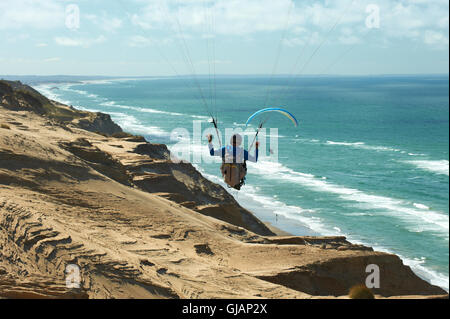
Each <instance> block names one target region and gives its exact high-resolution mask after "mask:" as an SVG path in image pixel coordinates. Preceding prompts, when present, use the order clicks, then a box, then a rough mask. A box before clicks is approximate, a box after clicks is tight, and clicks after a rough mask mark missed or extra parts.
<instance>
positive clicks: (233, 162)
mask: <svg viewBox="0 0 450 319" xmlns="http://www.w3.org/2000/svg"><path fill="white" fill-rule="evenodd" d="M207 137H208V147H209V154H210V155H211V156H221V157H222V166H221V167H220V170H221V171H222V176H223V179H224V182H225V183H226V184H227V185H228V186H229V187H231V188H234V189H237V190H240V189H241V187H242V186H243V185H244V184H245V176H246V175H247V164H246V162H247V161H250V162H253V163H256V162H257V161H258V148H259V142H256V144H255V145H256V151H255V156H252V155H250V154H249V153H248V151H246V150H244V149H243V148H242V147H241V144H242V136H241V135H239V134H235V135H233V137H232V138H231V141H230V143H231V145H228V146H226V147H222V149H220V150H214V146H213V145H212V140H213V136H212V135H208V136H207Z"/></svg>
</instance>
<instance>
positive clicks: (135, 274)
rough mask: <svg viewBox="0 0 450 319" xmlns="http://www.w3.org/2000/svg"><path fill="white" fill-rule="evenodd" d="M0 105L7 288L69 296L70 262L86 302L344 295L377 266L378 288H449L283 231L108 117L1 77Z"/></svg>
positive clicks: (403, 292) (396, 264)
mask: <svg viewBox="0 0 450 319" xmlns="http://www.w3.org/2000/svg"><path fill="white" fill-rule="evenodd" d="M0 102H1V107H0V113H1V115H2V116H1V117H2V123H0V124H2V126H1V127H0V168H1V169H0V177H1V179H0V180H1V181H2V183H0V188H1V189H2V192H1V196H0V212H1V213H0V227H1V228H2V232H0V245H1V246H2V247H3V249H2V250H1V251H0V257H1V258H0V296H6V297H9V298H10V297H11V296H13V295H14V294H15V296H16V297H17V296H23V295H24V294H28V295H36V294H40V295H45V296H49V295H52V294H53V295H55V294H56V296H61V297H64V296H66V297H70V296H72V297H70V298H73V297H74V296H73V294H72V295H69V294H70V293H73V291H72V292H70V291H67V290H66V287H65V286H64V276H65V267H66V265H68V264H70V265H73V264H75V265H77V266H78V267H79V268H80V272H81V273H82V277H83V278H84V279H83V283H82V287H83V288H82V291H81V292H82V294H79V295H78V297H80V298H81V297H83V298H86V297H87V298H131V297H135V298H136V297H138V298H191V299H201V298H225V299H230V298H231V299H234V298H255V297H259V298H270V299H276V298H283V299H291V298H327V297H331V298H337V297H342V296H346V295H347V294H348V292H349V289H350V288H351V287H353V286H354V285H355V284H360V283H364V282H365V279H366V276H367V275H366V274H365V273H364V269H366V267H367V264H368V263H370V264H377V265H379V267H380V269H381V270H382V276H383V278H384V281H383V283H384V284H383V285H382V286H380V288H376V289H374V293H375V294H376V295H377V298H389V297H398V296H408V298H415V297H411V296H417V295H422V296H423V297H424V298H425V297H432V298H437V297H438V296H441V295H443V294H445V291H444V290H442V289H441V288H439V287H437V286H433V285H430V284H429V283H428V282H426V281H424V280H422V279H420V278H419V277H418V276H417V275H415V274H414V272H412V270H411V269H410V268H409V267H406V266H405V265H404V264H403V263H402V261H401V260H400V258H399V257H398V256H396V255H393V254H386V253H383V252H377V251H374V250H373V249H372V248H370V247H367V246H363V245H357V244H352V243H351V242H349V241H347V240H346V239H345V237H342V236H341V237H339V236H331V237H317V236H314V237H308V236H281V237H280V236H277V234H276V232H279V229H278V230H277V229H276V228H277V227H276V226H273V225H265V224H264V223H262V222H261V220H260V219H258V218H257V217H256V216H255V215H253V214H252V213H251V212H250V211H248V210H246V209H245V208H243V207H242V206H240V205H239V204H238V203H237V202H236V200H235V199H234V198H233V197H232V196H231V195H230V194H229V193H228V192H227V191H226V190H225V189H224V188H223V187H222V186H220V185H218V184H215V183H212V182H211V181H209V180H207V179H206V178H205V177H204V176H203V175H202V174H201V173H200V172H199V171H198V170H196V169H195V168H194V167H193V166H192V165H191V164H189V163H174V162H172V161H171V160H170V153H169V150H168V149H167V147H166V146H165V145H163V144H151V143H149V142H147V141H146V140H145V139H144V138H143V137H142V136H135V135H131V134H128V133H125V132H123V130H122V129H121V128H120V127H119V126H118V125H117V124H115V123H114V122H113V121H112V120H111V117H110V116H109V115H107V114H104V113H92V112H87V111H77V110H74V109H72V108H70V107H69V106H63V105H60V104H58V103H57V102H52V101H50V100H48V99H47V98H46V97H44V96H42V95H41V94H39V93H38V92H37V91H35V90H34V89H32V88H30V87H28V86H24V85H22V84H21V83H18V82H11V83H8V82H4V81H3V82H2V81H0ZM268 226H270V227H271V228H272V229H273V230H274V231H275V233H274V232H273V231H271V230H270V229H269V227H268ZM274 227H275V228H274ZM281 234H282V233H278V235H281ZM299 256H301V258H299ZM24 271H25V272H24ZM343 271H344V272H345V276H343ZM24 274H25V275H24ZM38 278H41V279H40V281H39V280H38ZM42 280H44V284H38V285H37V286H33V285H31V286H30V285H29V284H27V283H28V282H30V281H32V282H36V283H40V282H41V281H42ZM2 282H4V283H7V285H6V286H5V285H4V284H1V283H2ZM48 283H52V286H51V287H55V288H51V287H50V286H49V284H48ZM52 289H56V290H57V292H55V291H54V290H52ZM19 298H20V297H19Z"/></svg>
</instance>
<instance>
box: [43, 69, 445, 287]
mask: <svg viewBox="0 0 450 319" xmlns="http://www.w3.org/2000/svg"><path fill="white" fill-rule="evenodd" d="M288 80H289V79H286V78H284V77H282V76H277V77H275V78H272V79H269V78H267V77H262V76H253V77H252V76H245V77H243V76H227V77H224V76H218V77H217V78H216V80H215V81H214V85H211V81H210V79H209V78H207V77H199V78H198V79H197V82H195V81H194V82H193V81H192V80H191V79H188V78H170V77H166V78H137V79H131V78H130V79H117V80H101V81H85V82H78V83H66V84H61V83H59V84H51V83H49V84H40V85H37V86H35V88H36V89H38V90H39V91H40V92H41V93H43V94H45V95H46V96H48V97H50V98H53V99H55V100H58V101H60V102H63V103H66V104H70V105H73V106H74V107H76V108H79V109H85V110H90V111H100V112H104V113H108V114H110V115H111V117H112V118H113V120H114V121H116V122H117V123H118V124H119V125H121V127H122V128H123V129H124V130H125V131H128V132H130V133H135V134H140V135H144V136H145V137H146V139H147V140H148V141H150V142H153V143H165V144H167V145H169V147H170V148H171V149H172V150H173V151H174V152H175V151H180V150H181V151H184V153H185V154H188V155H187V156H185V157H187V158H185V159H186V160H191V161H193V158H192V157H190V156H189V154H193V153H195V154H197V155H198V154H202V156H205V158H207V157H208V149H207V143H206V140H205V138H204V134H200V136H201V137H202V140H201V142H199V141H197V142H195V143H194V142H193V143H187V141H188V140H187V139H186V136H183V135H181V133H179V132H177V133H173V130H174V129H177V128H181V129H185V130H187V132H189V133H190V134H193V130H194V121H197V122H195V123H197V125H199V124H200V125H201V128H202V130H204V129H207V128H211V124H209V122H208V121H209V119H208V113H207V109H208V110H209V111H211V112H212V113H214V114H217V116H218V119H219V122H220V124H219V125H220V128H221V133H222V134H224V135H225V131H224V129H225V128H235V129H239V128H240V129H242V130H245V129H246V127H245V122H246V120H247V118H248V117H249V116H250V115H251V114H252V113H254V112H256V111H257V110H259V109H261V108H263V107H264V106H271V107H272V106H273V107H284V108H286V109H288V110H289V111H290V112H292V113H293V114H295V116H296V117H297V119H298V121H299V123H300V125H299V127H298V128H296V127H294V126H293V125H292V123H291V122H290V121H289V120H288V119H287V118H285V117H283V116H282V115H278V114H271V115H270V116H269V118H268V121H267V124H266V126H267V128H268V129H270V128H277V129H278V132H277V133H276V132H274V131H272V132H271V133H270V131H269V130H268V131H267V135H268V136H267V140H268V141H269V139H270V138H272V139H273V141H275V139H276V140H277V141H278V147H277V149H275V150H274V148H275V147H276V145H275V144H274V142H272V143H270V145H269V148H272V151H273V153H274V154H275V155H278V156H277V157H278V159H277V160H275V159H274V155H272V156H271V157H269V156H267V157H264V156H262V158H261V159H260V161H259V162H258V163H257V164H253V163H250V164H249V173H248V177H247V185H246V186H244V188H243V189H242V191H241V192H237V191H234V190H229V192H230V193H231V194H232V195H233V196H234V197H235V198H236V199H237V200H238V201H239V203H240V204H241V205H242V206H244V207H246V208H248V209H250V210H251V211H252V212H253V213H254V214H255V215H256V216H257V217H259V218H260V219H261V220H263V221H266V222H270V223H272V224H273V225H274V226H276V227H278V228H280V229H283V230H285V231H287V232H289V233H291V234H294V235H341V236H347V238H348V239H349V240H350V241H352V242H355V243H362V244H365V245H369V246H372V247H374V249H376V250H380V251H385V252H391V253H395V254H397V255H399V256H400V257H401V258H402V260H403V261H404V263H405V264H407V265H409V266H411V268H412V269H413V270H414V271H415V273H416V274H418V275H419V276H420V277H422V278H424V279H425V280H427V281H429V282H431V283H433V284H435V285H438V286H441V287H443V288H444V289H446V290H447V291H448V287H449V78H448V76H434V75H430V76H425V75H424V76H374V77H368V76H367V77H301V78H299V79H297V80H296V82H295V86H292V87H293V88H290V89H286V83H289V81H288ZM197 83H198V86H197ZM55 86H57V87H58V88H57V89H56V88H55ZM198 87H200V88H201V90H202V93H203V97H204V100H203V98H202V97H201V94H200V91H199V89H198ZM205 104H206V105H207V106H208V107H206V106H205ZM257 124H258V121H255V122H254V123H253V122H252V125H251V126H249V128H250V129H252V130H255V126H256V125H257ZM244 135H246V137H248V139H246V144H247V145H248V144H249V143H251V140H252V139H253V134H250V133H246V134H244ZM180 138H181V140H180ZM192 138H193V135H192ZM181 142H183V143H181ZM214 144H215V146H216V147H218V145H219V144H218V139H217V136H216V137H215V140H214ZM189 152H190V153H189ZM262 155H264V154H262ZM265 155H270V152H269V151H268V150H267V152H266V153H265ZM180 156H181V155H180ZM181 157H183V156H181ZM183 158H184V157H183ZM194 165H195V167H197V169H199V170H200V171H201V172H202V173H203V174H204V175H205V177H207V178H209V179H210V180H212V181H214V182H217V183H221V184H222V185H223V183H222V182H221V180H220V170H219V166H220V164H219V163H218V162H212V163H211V162H206V161H202V162H199V163H197V162H195V163H194ZM381 280H382V279H381Z"/></svg>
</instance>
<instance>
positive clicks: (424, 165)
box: [404, 160, 449, 176]
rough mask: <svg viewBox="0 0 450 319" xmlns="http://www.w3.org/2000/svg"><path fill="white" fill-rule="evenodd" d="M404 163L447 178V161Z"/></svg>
mask: <svg viewBox="0 0 450 319" xmlns="http://www.w3.org/2000/svg"><path fill="white" fill-rule="evenodd" d="M404 163H408V164H412V165H414V166H416V167H418V168H420V169H422V170H425V171H428V172H432V173H436V174H441V175H447V176H448V175H449V162H448V161H447V160H440V161H437V160H420V161H404Z"/></svg>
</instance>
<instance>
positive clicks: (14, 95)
mask: <svg viewBox="0 0 450 319" xmlns="http://www.w3.org/2000/svg"><path fill="white" fill-rule="evenodd" d="M0 104H1V105H2V106H3V107H4V108H7V109H10V110H14V111H30V112H34V113H37V114H40V115H43V116H46V117H48V118H50V119H52V120H54V121H57V122H59V123H60V124H63V125H69V124H70V125H71V126H75V127H79V128H82V129H85V130H88V131H91V132H101V133H103V134H108V135H112V134H114V133H119V132H122V129H121V128H120V126H118V125H117V124H116V123H114V122H113V121H112V120H111V116H110V115H108V114H103V113H91V112H83V111H78V110H75V109H73V108H71V107H68V106H66V105H63V104H61V103H58V102H56V101H52V100H49V99H48V98H46V97H45V96H43V95H41V94H40V93H39V92H37V91H36V90H35V89H33V88H32V87H30V86H28V85H24V84H22V83H21V82H19V81H17V82H12V81H4V80H0Z"/></svg>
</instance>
